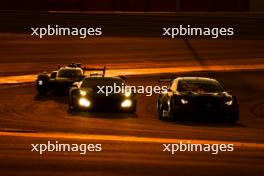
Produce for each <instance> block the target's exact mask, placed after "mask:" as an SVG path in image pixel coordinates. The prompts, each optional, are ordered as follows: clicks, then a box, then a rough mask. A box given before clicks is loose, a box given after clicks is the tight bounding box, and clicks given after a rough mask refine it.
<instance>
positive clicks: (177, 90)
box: [157, 77, 239, 122]
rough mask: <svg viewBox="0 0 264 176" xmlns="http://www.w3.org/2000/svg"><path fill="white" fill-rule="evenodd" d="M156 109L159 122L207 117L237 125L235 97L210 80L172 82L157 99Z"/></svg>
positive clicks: (237, 107) (182, 78)
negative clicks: (161, 120)
mask: <svg viewBox="0 0 264 176" xmlns="http://www.w3.org/2000/svg"><path fill="white" fill-rule="evenodd" d="M157 110H158V114H159V117H160V118H161V119H165V118H170V119H176V118H181V117H194V118H198V117H209V118H220V119H225V120H228V121H229V122H236V121H238V120H239V103H238V99H237V97H236V96H233V95H231V94H230V91H225V90H224V88H223V87H222V85H221V84H220V83H219V82H218V81H216V80H214V79H209V78H202V77H178V78H176V79H174V80H171V85H170V87H169V88H168V90H167V91H166V92H163V93H162V94H160V95H159V96H158V100H157Z"/></svg>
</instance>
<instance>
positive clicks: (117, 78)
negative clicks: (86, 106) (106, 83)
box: [85, 77, 124, 81]
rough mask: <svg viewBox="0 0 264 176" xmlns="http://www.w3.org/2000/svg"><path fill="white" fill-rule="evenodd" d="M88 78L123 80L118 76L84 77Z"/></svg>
mask: <svg viewBox="0 0 264 176" xmlns="http://www.w3.org/2000/svg"><path fill="white" fill-rule="evenodd" d="M86 79H87V80H88V79H91V80H92V79H93V80H110V81H111V80H113V81H115V80H120V81H124V80H123V79H121V78H119V77H86V78H85V80H86Z"/></svg>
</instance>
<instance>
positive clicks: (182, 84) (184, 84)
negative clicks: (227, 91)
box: [178, 80, 223, 93]
mask: <svg viewBox="0 0 264 176" xmlns="http://www.w3.org/2000/svg"><path fill="white" fill-rule="evenodd" d="M178 91H179V92H195V93H218V92H222V91H223V88H222V87H221V85H220V84H219V83H218V82H216V81H205V80H181V81H179V85H178Z"/></svg>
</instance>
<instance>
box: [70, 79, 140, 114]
mask: <svg viewBox="0 0 264 176" xmlns="http://www.w3.org/2000/svg"><path fill="white" fill-rule="evenodd" d="M124 86H125V81H124V80H123V79H121V78H119V77H87V78H85V79H84V80H83V81H81V82H77V83H74V85H73V87H72V88H71V90H70V93H69V108H70V110H76V111H91V110H110V111H122V112H129V113H135V112H136V98H135V94H134V93H132V92H131V91H130V90H125V89H123V90H124V91H121V90H120V89H119V92H114V91H111V92H109V90H110V89H111V90H114V87H119V88H121V87H124ZM111 87H112V88H111Z"/></svg>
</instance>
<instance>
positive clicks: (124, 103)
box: [121, 100, 132, 108]
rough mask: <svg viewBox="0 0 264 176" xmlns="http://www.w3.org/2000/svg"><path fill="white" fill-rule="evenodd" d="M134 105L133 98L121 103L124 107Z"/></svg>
mask: <svg viewBox="0 0 264 176" xmlns="http://www.w3.org/2000/svg"><path fill="white" fill-rule="evenodd" d="M131 106H132V101H131V100H124V101H123V102H122V103H121V107H122V108H129V107H131Z"/></svg>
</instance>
